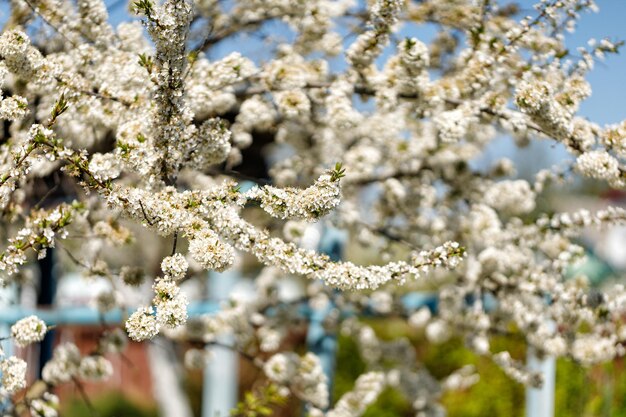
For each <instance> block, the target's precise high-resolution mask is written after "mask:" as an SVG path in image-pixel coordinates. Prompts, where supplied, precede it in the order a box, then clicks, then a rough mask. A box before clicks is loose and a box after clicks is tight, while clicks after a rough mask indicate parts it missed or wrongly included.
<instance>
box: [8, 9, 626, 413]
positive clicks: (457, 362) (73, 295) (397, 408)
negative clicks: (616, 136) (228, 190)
mask: <svg viewBox="0 0 626 417" xmlns="http://www.w3.org/2000/svg"><path fill="white" fill-rule="evenodd" d="M105 2H106V3H107V4H108V6H109V10H110V19H111V22H112V23H113V24H117V23H119V22H121V21H124V20H127V19H130V18H131V17H130V15H129V13H128V10H127V2H126V1H120V0H106V1H105ZM597 3H598V6H599V8H600V11H599V13H597V14H585V15H584V16H583V17H582V19H581V20H580V23H579V26H578V30H577V31H576V32H575V33H574V34H570V35H568V38H567V44H568V45H569V46H570V47H571V49H572V50H574V49H575V48H576V47H577V46H579V45H585V44H586V43H587V42H588V40H589V39H591V38H595V39H602V38H604V37H608V38H609V39H611V40H621V39H626V25H625V24H624V22H625V19H626V1H625V0H597ZM517 4H518V5H519V7H520V17H522V16H524V15H526V14H533V13H534V10H533V9H532V5H533V4H534V2H533V1H527V0H524V1H518V2H517ZM7 12H8V3H7V2H2V5H1V6H0V23H1V22H2V20H3V19H5V18H6V15H7ZM260 32H263V33H266V34H270V35H271V37H272V38H273V42H275V41H276V39H279V38H283V39H285V40H288V39H289V38H290V33H289V30H288V29H287V27H286V26H285V25H283V24H282V23H280V22H270V23H268V24H266V25H264V26H263V27H262V28H261V29H260ZM433 34H434V30H433V28H429V27H428V25H424V26H419V27H418V26H416V27H406V28H404V29H403V30H402V32H401V35H403V36H409V35H410V36H415V37H417V38H421V39H424V40H426V41H427V40H428V39H430V38H432V36H433ZM266 42H267V38H266V37H263V36H254V35H245V34H244V35H241V36H237V37H234V38H232V39H231V40H229V41H225V42H222V43H220V44H219V45H217V46H216V47H215V48H213V49H212V50H211V51H210V53H209V58H211V59H219V58H221V57H223V56H225V55H227V54H228V53H230V52H232V51H239V52H241V53H242V54H243V55H246V56H248V57H250V58H252V59H253V60H255V61H257V62H258V61H262V60H264V59H266V58H267V57H268V56H269V53H268V48H265V47H264V46H265V45H266ZM347 42H348V43H349V40H348V41H347ZM381 59H382V60H385V59H386V57H384V56H383V57H382V58H381ZM331 65H333V66H335V68H337V69H339V68H341V67H342V66H343V65H344V63H343V58H342V57H338V58H336V59H333V60H331ZM588 80H589V82H590V83H591V85H592V88H593V94H592V96H591V98H590V99H588V100H587V101H586V102H584V104H583V106H582V109H581V115H583V116H585V117H588V118H589V119H591V120H593V121H594V122H596V123H598V124H600V125H605V124H612V123H618V122H621V121H622V120H623V119H624V118H626V107H625V106H624V103H625V102H626V57H625V56H624V55H616V56H610V57H609V58H608V59H607V60H606V61H605V62H604V63H599V64H597V66H596V68H595V70H594V71H593V72H591V74H590V75H589V76H588ZM359 106H362V108H366V107H367V103H365V104H359ZM250 152H257V154H260V153H261V149H260V148H254V146H253V148H252V149H251V151H250ZM503 156H506V157H508V158H510V159H512V160H513V161H514V162H515V164H516V166H517V167H518V174H519V176H520V177H523V178H526V179H529V180H532V178H533V175H534V173H536V172H537V171H538V170H540V169H542V168H547V167H550V166H552V165H553V164H555V163H558V162H561V161H563V159H564V158H569V156H568V155H567V153H566V152H565V150H564V149H563V148H562V147H561V146H560V145H555V144H554V143H553V142H551V141H534V142H532V143H531V144H529V145H528V146H527V147H525V148H522V149H520V148H518V147H517V146H516V145H515V144H514V142H513V141H512V140H511V139H510V138H508V137H501V138H499V139H497V140H496V141H494V142H493V143H492V144H491V145H490V147H489V148H488V149H487V151H486V152H485V154H484V155H483V156H482V157H481V159H479V160H476V161H475V168H476V169H480V168H481V167H482V166H488V165H490V164H491V162H492V161H494V160H496V159H499V158H501V157H503ZM249 157H250V156H249ZM257 157H258V158H262V157H261V156H260V155H257ZM244 158H245V156H244ZM244 160H245V159H244ZM538 203H539V204H540V206H541V207H540V209H541V210H542V211H546V212H551V211H572V210H575V209H578V208H588V209H590V210H597V209H600V208H603V207H605V206H607V205H609V204H610V205H621V206H626V194H624V193H623V192H617V191H613V190H609V189H606V188H604V187H603V186H601V185H599V183H596V182H593V181H579V182H576V183H574V184H568V186H566V187H563V188H562V189H555V190H553V191H552V192H551V193H550V194H549V195H546V196H543V197H542V198H541V199H540V200H539V201H538ZM153 242H154V243H153V245H154V247H150V248H146V249H145V251H144V253H143V254H142V256H145V258H143V259H142V262H143V263H145V264H154V265H156V268H157V269H158V262H159V260H160V259H161V255H163V254H166V253H167V251H168V249H169V247H170V243H168V242H164V241H157V240H153ZM582 244H583V245H584V246H585V248H586V250H587V254H588V260H587V262H586V263H585V264H584V265H582V266H581V267H580V268H581V270H582V271H584V273H585V274H586V275H587V276H588V277H589V279H590V280H591V282H592V283H593V285H594V286H597V287H598V288H601V287H602V286H606V285H613V284H615V283H616V282H622V281H623V280H624V276H625V273H626V227H613V228H611V229H610V230H609V231H601V232H598V231H595V232H593V231H589V233H587V234H585V235H584V236H583V238H582ZM54 256H56V257H58V259H57V261H58V262H57V266H56V267H53V266H52V264H51V263H52V258H53V257H54ZM69 256H71V254H69V253H57V254H55V255H53V256H50V257H48V258H47V259H44V260H43V261H41V262H40V264H39V265H38V267H37V268H34V270H38V271H39V272H37V271H36V273H37V274H39V275H38V277H39V278H40V279H39V280H38V282H39V284H37V285H33V286H32V287H31V288H30V290H28V288H27V289H26V290H25V291H23V292H22V293H21V294H20V303H21V304H22V305H31V306H34V305H39V306H46V305H48V306H57V307H71V306H74V307H76V306H90V305H92V304H93V300H94V298H95V297H97V295H98V294H99V293H100V292H101V291H102V289H103V288H106V283H104V282H102V281H100V280H98V279H97V278H94V277H91V278H89V281H88V283H87V284H86V283H85V280H84V278H83V277H81V276H80V274H78V273H74V272H72V268H69V267H67V265H71V260H68V257H69ZM110 256H114V257H124V256H126V257H128V256H129V254H124V253H122V252H120V253H112V254H111V255H110ZM132 256H135V255H132ZM345 257H346V258H347V259H350V260H354V261H355V262H359V261H361V262H365V261H367V262H372V261H376V254H373V253H368V252H367V251H365V250H363V249H362V248H360V247H359V246H358V245H357V244H354V245H352V244H349V245H348V246H347V248H346V252H345ZM131 263H132V261H131ZM243 269H244V275H245V276H247V277H248V279H246V278H245V277H244V278H243V279H241V280H240V281H239V282H238V283H237V284H236V288H234V289H231V291H240V292H241V294H242V297H244V296H245V294H249V293H250V291H249V286H250V282H251V278H252V277H254V276H255V274H256V273H258V271H259V265H257V264H254V263H250V264H245V265H244V268H243ZM157 272H158V270H157ZM575 272H580V270H579V271H572V274H574V273H575ZM46 274H50V276H48V277H47V275H46ZM52 275H54V277H55V279H52ZM46 277H47V278H46ZM190 285H193V284H190ZM293 285H294V286H295V287H297V284H293ZM287 287H289V285H287ZM205 290H206V288H187V289H186V291H188V292H190V293H194V292H195V293H200V294H202V293H203V292H205ZM291 290H293V291H296V292H297V291H298V289H297V288H296V289H293V288H292V289H289V288H288V289H287V290H286V291H291ZM231 294H232V292H231ZM126 296H127V297H131V298H132V296H133V295H132V294H130V293H129V294H126ZM368 324H370V325H371V326H372V327H373V328H374V329H375V330H376V332H377V334H378V336H379V337H381V338H383V339H395V338H398V337H406V338H408V339H409V340H410V341H411V343H412V344H413V345H414V346H415V350H416V352H417V356H418V359H419V360H420V361H422V362H423V363H424V365H425V366H426V367H427V368H428V369H429V370H430V371H431V372H432V374H433V375H434V376H445V375H448V374H449V373H450V372H451V371H453V370H455V369H457V368H459V367H461V366H463V365H466V364H474V365H475V367H476V370H477V372H478V373H479V375H480V378H481V379H480V382H479V383H477V384H476V385H474V386H473V387H471V388H470V389H467V390H465V391H463V392H456V391H455V392H454V393H452V394H449V395H447V396H446V397H444V398H443V400H442V403H443V404H444V405H445V406H446V408H447V410H448V415H449V416H451V417H457V416H458V417H461V416H463V417H474V416H476V417H478V416H523V415H524V387H523V386H521V385H519V384H517V383H515V382H513V381H511V380H510V379H509V378H508V377H506V376H505V375H504V374H503V373H502V372H501V371H500V369H499V368H497V367H496V366H495V365H493V364H492V363H491V362H490V361H489V360H487V359H484V358H481V357H479V356H476V355H474V354H473V353H471V352H470V351H469V350H467V349H466V348H465V347H464V341H463V340H460V339H452V340H450V341H448V342H446V343H444V344H442V345H437V346H432V345H430V344H429V343H428V342H427V341H426V339H425V337H424V335H423V334H422V333H420V332H419V331H416V330H414V329H411V328H409V327H408V326H407V325H406V322H405V321H401V320H397V321H396V320H390V319H386V320H384V321H382V320H376V319H371V320H369V321H368ZM107 328H108V325H106V324H104V323H102V324H97V325H73V326H62V327H59V328H58V329H56V330H55V331H54V332H51V335H50V336H49V337H47V339H46V340H45V341H44V343H43V344H42V345H41V347H39V346H36V347H31V348H29V350H28V351H22V352H20V354H22V355H23V356H25V357H27V358H29V359H30V361H29V363H37V361H38V360H41V361H45V359H46V355H49V349H50V347H51V346H53V345H55V344H57V343H60V342H63V341H72V342H74V343H76V344H77V345H78V346H79V348H80V349H81V351H82V352H88V351H90V350H92V349H93V348H94V346H95V343H96V340H97V336H98V335H99V334H100V333H101V332H102V331H103V330H106V329H107ZM305 337H306V328H305V327H304V326H303V327H302V328H297V327H296V328H294V329H293V332H292V334H290V335H289V337H288V338H287V341H286V342H285V345H284V346H283V347H284V348H286V349H293V350H295V351H299V352H301V351H304V349H305ZM161 343H162V342H161V341H160V340H159V341H154V342H151V343H148V344H136V343H131V344H130V345H129V347H128V349H127V350H126V351H125V353H124V355H123V356H121V357H118V356H115V357H111V358H110V359H111V361H112V362H113V364H114V367H115V371H114V376H113V377H112V379H111V380H109V381H108V382H106V383H105V384H86V385H85V393H86V395H87V396H88V397H89V398H90V401H91V402H92V403H93V406H94V408H95V409H97V410H98V413H97V415H98V416H99V417H135V416H136V417H149V416H164V417H179V416H177V415H174V414H168V412H167V411H165V410H164V408H163V407H164V406H163V398H160V396H162V395H164V391H163V386H162V385H163V384H164V382H163V378H165V379H166V383H167V378H168V376H167V374H168V372H170V373H171V374H172V375H175V376H181V380H182V381H183V384H182V385H181V386H178V387H176V389H173V390H172V391H171V392H165V395H171V396H172V397H176V396H177V395H180V396H181V397H180V398H179V399H178V400H176V399H174V401H180V402H182V403H185V404H187V405H186V406H183V407H188V408H187V409H186V411H185V412H186V413H189V415H190V416H191V415H193V416H201V415H202V404H201V403H202V389H203V386H204V384H206V383H207V382H206V381H207V380H208V379H207V376H206V375H204V374H203V372H202V371H200V370H198V371H190V370H187V369H185V368H184V367H182V366H181V363H182V357H183V354H184V352H185V350H186V348H188V347H189V346H180V347H176V348H174V347H172V346H170V345H168V346H162V345H160V344H161ZM503 349H506V350H509V351H510V352H511V353H512V355H513V356H514V357H516V358H520V359H523V358H525V348H524V345H523V344H522V343H521V342H518V341H515V340H510V339H497V338H496V339H495V340H494V341H493V350H494V351H499V350H503ZM226 358H227V359H226V360H227V361H232V357H228V356H227V357H226ZM231 363H233V364H234V365H233V366H234V367H235V369H236V370H237V374H238V375H236V376H235V377H236V378H237V379H238V386H239V387H238V388H239V389H238V392H239V393H244V392H245V391H247V390H250V389H251V388H253V386H254V383H255V381H256V379H257V377H258V370H257V369H256V368H254V367H253V366H251V365H249V364H248V363H247V362H246V361H245V360H241V361H238V362H231ZM220 366H224V370H227V371H228V372H230V370H231V369H233V368H227V367H226V365H225V362H219V361H217V362H216V363H214V364H213V365H212V367H213V372H215V369H216V368H217V372H218V375H219V368H220ZM624 366H625V365H624V361H623V360H621V359H620V360H616V361H614V362H612V363H608V364H605V365H602V366H595V367H590V368H585V367H581V366H579V365H577V364H574V363H572V362H570V361H568V360H559V361H558V362H557V376H556V378H557V383H556V392H555V410H556V416H559V417H581V416H605V417H609V416H626V373H624V372H623V368H624ZM363 370H364V363H363V361H362V360H361V359H360V357H359V353H358V349H357V347H356V345H355V343H354V342H353V341H352V340H350V339H349V338H345V337H340V338H339V353H338V358H337V369H336V379H335V383H334V386H333V398H335V399H336V398H339V397H340V396H341V395H342V394H343V393H344V392H346V391H348V390H349V389H351V388H352V386H353V384H354V380H355V379H356V377H357V376H358V375H360V374H361V373H362V372H363ZM31 371H32V375H31V377H32V378H34V377H36V374H37V371H38V370H37V369H33V370H31ZM164 375H165V376H164ZM212 380H213V381H219V377H217V379H215V377H213V379H212ZM170 382H171V381H170ZM227 395H230V394H227ZM59 396H60V397H61V404H62V405H63V408H62V411H61V415H62V416H64V417H79V416H80V417H82V416H87V415H92V412H91V411H90V408H89V407H88V406H87V405H86V402H85V399H84V397H83V394H82V393H81V392H79V390H78V389H77V388H76V387H74V386H72V385H69V384H68V385H67V386H66V387H65V388H64V389H63V390H62V391H61V392H59ZM300 413H301V405H300V404H298V403H297V402H296V401H290V402H288V403H287V404H285V405H284V406H283V407H281V408H280V409H279V410H277V411H276V412H275V414H274V415H279V416H298V415H300ZM365 415H366V416H368V417H391V416H394V417H395V416H407V417H408V416H412V415H413V412H412V410H411V404H410V403H409V402H408V401H406V400H405V399H404V398H403V397H401V396H400V395H399V394H394V392H392V391H385V392H384V393H383V395H381V397H380V398H379V400H378V401H377V402H376V403H375V404H374V406H372V407H371V408H370V409H369V410H368V411H367V412H366V414H365ZM180 417H183V416H180ZM205 417H206V415H205Z"/></svg>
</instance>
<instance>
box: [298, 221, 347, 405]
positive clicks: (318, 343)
mask: <svg viewBox="0 0 626 417" xmlns="http://www.w3.org/2000/svg"><path fill="white" fill-rule="evenodd" d="M345 240H346V233H345V232H341V231H340V230H338V229H335V228H333V227H330V226H324V231H323V233H322V238H321V240H320V243H319V250H320V252H322V253H325V254H327V255H328V256H329V257H330V258H331V259H332V260H333V261H339V260H341V258H342V257H343V247H344V243H345ZM334 308H335V306H334V304H333V302H332V300H331V301H330V302H329V303H328V304H327V305H326V306H325V307H323V308H320V309H316V310H313V311H311V312H310V316H309V328H308V330H307V337H306V343H307V348H308V350H309V351H310V352H313V353H315V355H317V356H318V357H319V359H320V362H321V365H322V369H323V370H324V374H326V377H327V379H328V391H329V392H328V399H329V404H330V402H331V401H332V395H331V394H332V391H333V382H334V378H335V366H336V358H337V335H336V334H335V333H329V332H328V331H327V330H326V328H325V327H324V321H325V320H326V317H327V316H328V314H329V313H330V312H331V311H332V310H333V309H334Z"/></svg>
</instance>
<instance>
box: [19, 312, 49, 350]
mask: <svg viewBox="0 0 626 417" xmlns="http://www.w3.org/2000/svg"><path fill="white" fill-rule="evenodd" d="M47 331H48V328H47V326H46V323H44V322H43V320H41V319H40V318H39V317H37V316H28V317H26V318H23V319H21V320H20V321H18V322H17V323H15V324H14V325H13V326H11V337H12V338H13V340H15V343H16V344H17V345H18V346H28V345H30V344H31V343H36V342H41V341H42V340H43V338H44V336H45V335H46V332H47Z"/></svg>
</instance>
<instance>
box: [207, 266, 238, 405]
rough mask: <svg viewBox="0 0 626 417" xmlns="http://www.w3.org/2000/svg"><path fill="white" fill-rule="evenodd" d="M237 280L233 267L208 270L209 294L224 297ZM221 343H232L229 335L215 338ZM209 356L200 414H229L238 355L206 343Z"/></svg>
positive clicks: (234, 398)
mask: <svg viewBox="0 0 626 417" xmlns="http://www.w3.org/2000/svg"><path fill="white" fill-rule="evenodd" d="M238 281H239V271H237V270H236V268H233V269H231V270H229V271H226V272H223V273H217V272H211V273H210V274H209V281H208V290H209V291H208V292H209V294H208V295H209V297H210V298H211V299H213V300H214V301H217V302H220V301H223V300H226V299H228V297H229V295H230V293H231V291H232V289H233V288H234V286H235V285H236V284H237V282H238ZM218 341H219V342H220V343H224V344H225V345H230V344H232V337H230V336H227V337H225V338H220V339H219V340H218ZM207 349H208V350H209V351H210V354H211V360H210V362H209V364H208V365H207V367H206V368H205V369H204V383H203V387H202V417H229V416H230V411H231V410H232V409H233V408H235V406H236V405H237V387H238V383H239V358H238V357H237V353H236V352H234V351H232V350H231V349H228V348H224V347H220V346H210V347H207Z"/></svg>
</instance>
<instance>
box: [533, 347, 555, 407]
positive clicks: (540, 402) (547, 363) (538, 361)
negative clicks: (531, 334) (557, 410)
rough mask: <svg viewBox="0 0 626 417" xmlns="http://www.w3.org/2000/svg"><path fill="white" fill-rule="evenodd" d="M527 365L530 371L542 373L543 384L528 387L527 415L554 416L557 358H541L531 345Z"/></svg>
mask: <svg viewBox="0 0 626 417" xmlns="http://www.w3.org/2000/svg"><path fill="white" fill-rule="evenodd" d="M527 365H528V369H529V370H530V371H532V372H540V373H541V375H542V377H543V385H542V386H541V388H531V387H527V388H526V417H553V416H554V389H555V383H556V360H555V359H554V357H552V356H544V357H543V358H539V357H538V356H537V354H536V351H535V349H534V348H532V347H530V346H529V347H528V355H527Z"/></svg>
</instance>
